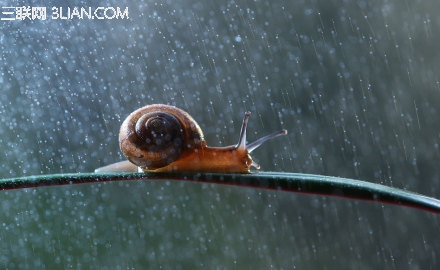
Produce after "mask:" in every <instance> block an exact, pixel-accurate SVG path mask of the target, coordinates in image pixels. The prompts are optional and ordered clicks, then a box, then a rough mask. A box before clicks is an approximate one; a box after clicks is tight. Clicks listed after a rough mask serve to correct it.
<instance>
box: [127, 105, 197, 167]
mask: <svg viewBox="0 0 440 270" xmlns="http://www.w3.org/2000/svg"><path fill="white" fill-rule="evenodd" d="M202 141H203V132H202V130H201V129H200V127H199V125H198V124H197V122H196V121H195V120H194V119H193V118H192V117H191V116H190V115H189V114H188V113H186V112H185V111H183V110H181V109H179V108H176V107H172V106H166V105H161V104H154V105H149V106H145V107H142V108H140V109H138V110H136V111H134V112H133V113H131V114H130V115H129V116H128V117H127V118H126V119H125V121H124V122H123V123H122V126H121V129H120V132H119V146H120V148H121V150H122V153H123V154H124V155H125V156H126V157H127V159H128V160H129V161H130V162H132V163H133V164H135V165H136V166H138V167H140V168H142V169H143V170H155V169H157V168H161V167H165V166H167V165H168V164H170V163H172V162H174V161H176V160H177V159H178V158H179V157H181V156H182V154H184V153H186V152H189V151H194V149H196V148H200V146H201V142H202Z"/></svg>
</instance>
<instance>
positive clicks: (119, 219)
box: [0, 0, 440, 269]
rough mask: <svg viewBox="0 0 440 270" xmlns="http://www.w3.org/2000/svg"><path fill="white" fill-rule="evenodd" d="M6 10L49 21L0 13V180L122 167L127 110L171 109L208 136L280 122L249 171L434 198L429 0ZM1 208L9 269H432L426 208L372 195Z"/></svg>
mask: <svg viewBox="0 0 440 270" xmlns="http://www.w3.org/2000/svg"><path fill="white" fill-rule="evenodd" d="M1 6H2V7H6V6H16V7H19V6H45V7H47V9H48V10H47V15H48V18H47V20H44V21H43V20H23V21H20V20H15V21H4V20H2V21H0V46H1V54H0V59H1V61H0V66H1V72H0V87H1V93H2V95H0V120H1V121H0V147H1V149H2V152H1V154H0V161H1V162H0V177H2V178H10V177H19V176H28V175H38V174H52V173H72V172H73V173H74V172H92V171H93V170H94V169H95V168H97V167H99V166H103V165H106V164H109V163H112V162H116V161H120V160H122V159H123V157H122V155H121V153H120V151H119V149H118V143H117V134H118V130H119V125H120V124H121V122H122V121H123V120H124V118H125V117H126V116H127V115H128V114H129V113H130V112H131V111H133V110H135V109H137V108H139V107H141V106H144V105H147V104H151V103H165V104H170V105H176V106H178V107H180V108H182V109H184V110H186V111H187V112H188V113H190V114H191V115H192V116H193V117H194V118H195V119H196V120H197V122H198V123H199V125H200V126H201V127H202V129H203V131H204V134H205V137H206V140H207V142H208V145H212V146H221V145H223V146H224V145H230V144H235V143H236V142H237V140H238V134H239V130H240V126H241V120H242V117H243V113H244V112H245V111H251V112H252V113H253V114H252V116H251V119H250V122H249V127H248V140H250V141H253V140H254V139H257V138H259V137H261V136H263V135H266V134H268V133H270V132H272V131H275V130H279V129H281V128H285V129H287V130H288V131H289V134H288V136H287V137H282V138H278V139H276V140H274V141H271V142H270V143H267V144H266V145H264V146H262V147H261V148H259V149H258V150H256V151H255V152H254V153H253V157H254V159H255V160H256V161H257V162H258V163H259V164H260V165H261V167H262V170H265V171H285V172H303V173H314V174H325V175H332V176H341V177H349V178H354V179H362V180H366V181H371V182H375V183H381V184H385V185H389V186H395V187H399V188H404V189H408V190H412V191H416V192H419V193H423V194H426V195H429V196H433V197H437V198H440V181H439V179H440V178H439V173H440V170H439V167H438V161H439V141H440V138H439V131H440V127H439V124H438V122H437V121H436V120H437V115H438V111H439V109H440V105H439V101H440V89H439V87H440V85H439V70H440V69H439V65H440V61H439V60H440V57H439V54H438V52H437V51H438V49H437V44H439V39H440V35H439V29H440V28H439V26H440V19H439V17H438V16H437V12H438V11H439V10H440V3H439V2H438V1H434V0H428V1H420V0H416V1H397V0H389V1H360V0H359V1H342V0H339V1H338V0H334V1H328V0H326V1H192V0H185V1H136V2H128V1H101V2H94V3H89V2H86V1H71V2H68V3H64V2H62V1H45V2H44V3H43V2H39V3H38V4H35V3H31V2H26V1H5V2H2V5H1ZM54 6H55V7H64V8H67V7H68V6H69V7H72V8H73V7H89V6H91V7H94V8H95V7H98V6H103V7H110V6H112V7H121V8H125V7H128V10H129V18H128V19H127V18H125V19H111V20H110V19H104V20H90V19H82V20H81V19H77V18H74V19H68V20H60V19H58V20H54V19H51V18H50V16H51V14H52V13H51V8H52V7H54ZM2 11H4V10H2ZM2 16H3V17H5V15H4V14H2ZM0 207H1V209H2V210H1V213H0V243H1V244H0V265H2V266H4V267H5V268H10V269H14V268H21V269H23V268H29V269H34V268H40V269H42V268H49V269H53V268H54V267H57V268H60V269H62V268H75V269H83V268H87V267H91V268H102V269H106V268H108V269H115V268H119V269H127V268H142V267H145V266H150V267H151V268H159V267H160V266H164V267H166V266H168V267H172V268H186V269H193V268H194V267H200V268H220V269H221V268H226V269H230V268H234V267H235V268H237V269H246V268H252V269H254V268H256V267H257V268H262V269H267V268H271V267H272V268H276V269H281V268H289V269H290V268H295V267H296V268H309V269H310V268H318V267H319V268H321V269H325V268H327V269H334V268H336V267H337V268H338V269H341V268H357V269H371V268H373V267H378V268H382V269H383V268H397V269H435V268H437V267H438V265H439V262H438V259H437V257H438V251H439V250H440V241H438V240H439V238H438V235H439V231H440V230H439V228H440V226H439V225H440V224H439V221H440V219H439V217H437V216H435V215H433V214H429V213H422V212H420V211H417V210H414V209H406V208H402V207H396V206H382V205H380V204H375V203H365V202H357V201H349V200H343V199H335V198H325V197H319V196H309V195H295V194H286V193H277V192H274V191H257V190H252V189H244V188H238V187H220V186H215V185H200V184H194V183H176V182H169V183H168V182H155V183H149V182H138V181H133V182H127V183H106V184H90V185H89V184H88V185H83V186H74V187H73V186H72V187H53V188H52V187H51V188H37V189H26V190H16V191H2V192H0ZM215 266H217V267H215Z"/></svg>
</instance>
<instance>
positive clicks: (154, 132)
mask: <svg viewBox="0 0 440 270" xmlns="http://www.w3.org/2000/svg"><path fill="white" fill-rule="evenodd" d="M249 117H250V112H247V113H245V116H244V119H243V125H242V127H241V132H240V137H239V140H238V143H237V145H230V146H226V147H209V146H207V145H206V142H205V140H204V138H203V132H202V130H201V129H200V127H199V125H198V124H197V122H196V121H195V120H194V119H193V118H192V117H191V116H190V115H189V114H188V113H186V112H185V111H183V110H181V109H179V108H176V107H174V106H168V105H163V104H153V105H148V106H145V107H142V108H140V109H138V110H136V111H134V112H133V113H131V114H130V115H129V116H128V117H127V118H126V119H125V121H124V122H123V123H122V126H121V130H120V132H119V146H120V148H121V150H122V152H123V154H124V155H125V156H126V157H127V159H128V161H129V162H127V161H125V162H118V163H115V164H111V165H108V166H105V167H101V168H99V169H97V170H95V172H105V171H136V170H139V171H145V172H222V173H250V167H251V166H253V167H255V168H257V169H259V167H260V166H259V165H258V164H256V163H255V162H253V161H252V158H251V157H250V155H249V154H250V152H252V151H253V150H254V149H256V148H257V147H259V146H260V145H261V144H263V143H264V142H266V141H268V140H270V139H272V138H275V137H278V136H280V135H285V134H287V131H286V130H284V129H283V130H281V131H278V132H275V133H272V134H270V135H267V136H265V137H262V138H260V139H258V140H257V141H255V142H253V143H250V144H246V127H247V123H248V120H249Z"/></svg>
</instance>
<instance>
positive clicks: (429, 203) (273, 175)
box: [0, 172, 440, 214]
mask: <svg viewBox="0 0 440 270" xmlns="http://www.w3.org/2000/svg"><path fill="white" fill-rule="evenodd" d="M127 180H144V181H151V180H175V181H191V182H201V183H213V184H222V185H235V186H243V187H250V188H262V189H272V190H280V191H287V192H298V193H308V194H318V195H325V196H337V197H342V198H349V199H357V200H369V201H377V202H382V203H391V204H397V205H402V206H409V207H414V208H418V209H421V210H424V211H430V212H433V213H437V214H440V200H438V199H435V198H431V197H427V196H424V195H420V194H417V193H414V192H410V191H406V190H402V189H398V188H394V187H388V186H384V185H380V184H375V183H370V182H366V181H360V180H354V179H348V178H340V177H332V176H322V175H313V174H300V173H278V172H259V173H255V174H218V173H173V174H168V173H100V174H98V173H79V174H51V175H38V176H29V177H20V178H10V179H1V180H0V190H10V189H19V188H32V187H33V188H34V187H43V186H56V185H71V184H85V183H97V182H107V181H127Z"/></svg>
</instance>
